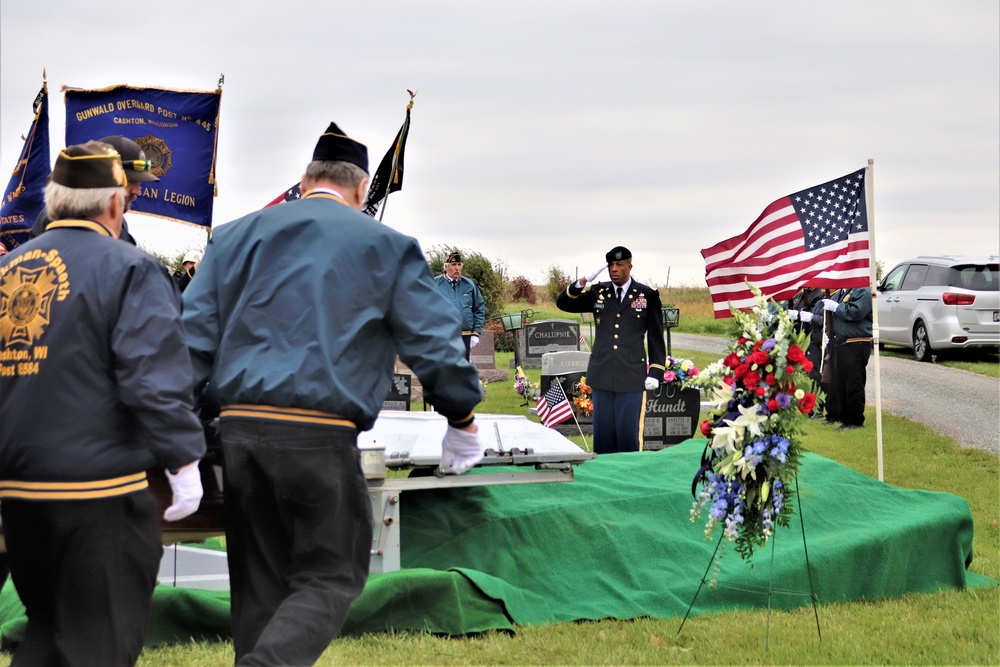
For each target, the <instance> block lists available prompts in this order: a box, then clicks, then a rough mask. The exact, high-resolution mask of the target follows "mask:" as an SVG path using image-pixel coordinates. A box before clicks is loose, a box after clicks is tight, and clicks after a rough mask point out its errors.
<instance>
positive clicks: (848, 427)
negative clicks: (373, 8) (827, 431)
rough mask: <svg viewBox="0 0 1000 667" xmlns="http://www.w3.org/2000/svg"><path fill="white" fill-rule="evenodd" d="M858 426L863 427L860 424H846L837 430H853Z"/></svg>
mask: <svg viewBox="0 0 1000 667" xmlns="http://www.w3.org/2000/svg"><path fill="white" fill-rule="evenodd" d="M856 428H861V426H859V425H858V424H844V425H843V426H841V427H840V428H838V429H837V430H838V431H853V430H854V429H856Z"/></svg>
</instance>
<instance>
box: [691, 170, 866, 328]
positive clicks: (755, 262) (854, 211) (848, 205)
mask: <svg viewBox="0 0 1000 667" xmlns="http://www.w3.org/2000/svg"><path fill="white" fill-rule="evenodd" d="M701 254H702V256H703V257H704V258H705V280H706V282H707V283H708V290H709V293H710V294H711V295H712V304H713V307H714V310H715V317H716V318H722V317H729V316H730V315H731V314H732V313H731V312H730V310H729V302H732V305H733V306H735V307H736V308H748V307H751V306H753V305H754V298H753V294H752V293H751V292H750V290H749V288H748V287H747V285H746V282H747V281H749V282H750V283H752V284H753V285H754V286H755V287H757V288H758V289H760V291H761V292H762V293H763V294H764V296H765V297H768V298H772V299H775V300H779V301H780V300H782V299H790V298H792V297H793V296H794V295H795V293H796V292H798V291H799V289H801V288H802V287H805V286H808V287H819V288H823V289H840V288H842V287H866V286H867V285H868V284H869V282H870V277H869V256H870V255H869V249H868V213H867V211H866V209H865V170H864V169H859V170H858V171H856V172H854V173H852V174H848V175H846V176H842V177H841V178H837V179H834V180H832V181H829V182H827V183H822V184H820V185H817V186H815V187H812V188H808V189H806V190H802V191H801V192H795V193H792V194H790V195H788V196H787V197H782V198H781V199H779V200H777V201H775V202H773V203H771V205H769V206H768V207H767V208H765V209H764V212H763V213H761V214H760V217H758V218H757V219H756V220H754V222H753V224H752V225H750V228H749V229H748V230H747V231H745V232H744V233H743V234H741V235H739V236H734V237H733V238H731V239H726V240H725V241H723V242H721V243H717V244H716V245H714V246H712V247H711V248H706V249H705V250H702V251H701Z"/></svg>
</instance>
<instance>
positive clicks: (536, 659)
mask: <svg viewBox="0 0 1000 667" xmlns="http://www.w3.org/2000/svg"><path fill="white" fill-rule="evenodd" d="M536 310H537V308H536ZM511 312H512V311H511ZM539 319H541V318H539ZM682 322H683V315H682ZM677 352H678V355H677V356H687V357H690V358H692V359H695V360H696V363H697V364H698V365H699V367H701V366H702V365H703V364H705V363H708V361H712V360H713V359H711V356H712V355H705V357H706V358H705V359H702V358H701V355H699V354H697V353H693V354H684V353H683V351H681V350H678V351H677ZM510 358H511V355H510V354H503V353H498V354H497V367H498V368H507V367H508V365H509V360H510ZM526 372H527V374H528V376H529V377H530V378H532V381H534V382H537V381H538V380H539V375H540V371H538V370H526ZM486 394H487V395H486V400H485V402H484V403H483V404H482V405H480V407H479V408H477V411H479V412H483V413H506V414H524V415H527V414H528V407H525V406H523V405H522V403H523V402H524V401H523V399H522V398H521V397H520V396H518V395H517V393H515V391H514V388H513V374H512V377H511V381H510V382H507V383H501V382H496V383H491V384H490V385H489V386H488V387H487V392H486ZM869 416H870V417H872V418H873V416H872V415H869ZM530 418H531V419H535V417H530ZM883 422H884V424H885V429H884V442H883V445H884V470H885V481H886V482H888V483H890V484H893V485H895V486H899V487H905V488H920V489H927V490H934V491H946V492H948V493H953V494H956V495H959V496H961V497H963V498H965V499H966V500H967V501H968V502H969V506H970V509H971V511H972V515H973V518H974V521H975V537H974V541H973V548H974V554H975V558H974V560H973V563H972V565H971V569H972V570H973V571H975V572H978V573H980V574H984V575H986V576H989V577H992V578H994V579H1000V527H998V521H1000V484H998V480H1000V459H998V458H997V457H996V456H995V455H991V454H988V453H986V452H983V451H980V450H973V449H962V448H961V447H959V446H958V444H957V443H955V442H954V441H953V440H951V439H949V438H946V437H944V436H941V435H938V434H936V433H934V432H933V431H930V430H929V429H927V428H925V427H923V426H921V425H919V424H915V423H913V422H910V421H908V420H906V419H903V418H899V417H895V416H893V415H888V414H884V415H883ZM573 439H574V440H575V441H576V442H577V443H578V444H582V442H581V440H580V437H579V436H576V437H575V438H573ZM588 440H589V436H588ZM803 440H804V442H805V445H806V448H807V449H809V450H810V451H813V452H815V453H817V454H820V455H822V456H826V457H828V458H831V459H833V460H835V461H837V462H839V463H841V464H843V465H845V466H847V467H849V468H852V469H854V470H857V471H858V472H861V473H863V474H865V475H868V476H870V477H875V476H876V465H877V464H876V453H875V443H874V442H873V438H872V436H871V434H870V433H869V432H868V431H857V432H848V433H843V432H838V431H836V430H835V429H834V428H832V427H830V426H824V425H823V424H821V423H818V422H810V423H808V424H807V425H806V432H805V436H804V439H803ZM583 465H586V463H584V464H583ZM692 474H694V471H692ZM676 519H677V518H676V517H672V518H671V520H676ZM682 519H686V514H685V517H683V518H682ZM819 619H820V626H821V630H822V640H820V639H818V637H817V634H816V625H815V619H814V617H813V611H812V608H811V607H807V608H803V609H799V610H795V611H791V612H772V613H771V616H770V632H769V639H768V646H769V650H767V651H765V633H766V632H767V631H768V630H767V628H768V616H767V611H766V610H759V611H744V612H733V613H725V614H719V615H710V616H697V617H694V618H691V619H688V621H687V623H686V624H685V625H684V631H683V633H681V634H680V635H678V634H677V629H678V627H679V625H680V619H676V618H669V619H654V618H642V619H636V620H625V621H622V620H605V621H599V622H579V623H557V624H552V625H544V626H534V627H518V628H517V633H516V634H515V635H513V636H511V635H507V634H504V633H501V632H487V633H484V634H481V635H478V636H471V637H459V638H449V637H437V636H433V635H429V634H423V633H417V632H397V633H385V634H369V635H362V636H352V637H343V638H340V639H338V640H336V641H335V642H334V643H333V644H331V646H330V648H329V649H328V650H327V651H326V653H324V654H323V656H322V658H321V659H320V661H319V663H317V664H319V665H324V666H325V665H345V664H347V665H593V664H630V665H662V664H697V665H703V664H749V665H769V664H810V665H844V664H862V663H864V664H891V665H904V664H906V665H909V664H921V665H924V664H939V665H944V664H949V665H951V664H997V663H998V662H1000V587H993V588H989V589H979V590H968V591H953V590H948V591H942V592H938V593H933V594H911V595H907V596H904V597H900V598H893V599H890V600H874V601H864V602H853V603H840V604H831V605H821V606H820V607H819ZM5 659H6V660H9V654H0V665H2V664H6V663H5ZM232 661H233V652H232V645H231V644H230V643H229V642H228V641H218V642H207V643H206V642H202V643H194V644H190V645H181V646H170V647H162V648H157V649H148V650H146V651H144V652H143V654H142V656H141V657H140V660H139V663H138V664H139V665H141V666H143V667H166V666H168V665H169V666H175V665H177V666H180V665H183V666H184V667H215V666H217V665H226V664H232Z"/></svg>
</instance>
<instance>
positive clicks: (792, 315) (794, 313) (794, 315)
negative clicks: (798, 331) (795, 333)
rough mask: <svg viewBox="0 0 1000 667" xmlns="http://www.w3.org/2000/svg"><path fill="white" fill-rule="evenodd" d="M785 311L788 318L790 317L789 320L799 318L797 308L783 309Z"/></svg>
mask: <svg viewBox="0 0 1000 667" xmlns="http://www.w3.org/2000/svg"><path fill="white" fill-rule="evenodd" d="M785 312H787V313H788V317H789V318H791V320H792V321H793V322H794V321H795V320H797V319H799V311H797V310H791V309H789V310H787V311H785Z"/></svg>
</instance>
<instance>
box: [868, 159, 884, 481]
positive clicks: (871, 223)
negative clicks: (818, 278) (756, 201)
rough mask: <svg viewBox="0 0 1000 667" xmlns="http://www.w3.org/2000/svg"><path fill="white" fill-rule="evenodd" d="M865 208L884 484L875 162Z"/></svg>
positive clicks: (870, 167)
mask: <svg viewBox="0 0 1000 667" xmlns="http://www.w3.org/2000/svg"><path fill="white" fill-rule="evenodd" d="M865 172H866V173H865V208H866V212H867V214H868V264H869V267H868V268H869V272H870V276H871V279H870V282H871V291H872V345H873V346H874V347H875V440H876V445H877V448H878V481H880V482H884V481H885V475H884V471H883V464H882V377H881V365H880V363H879V354H878V290H877V289H876V286H877V285H878V280H877V278H876V275H877V271H878V267H877V266H876V261H875V160H872V159H869V160H868V168H867V169H866V170H865Z"/></svg>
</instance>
